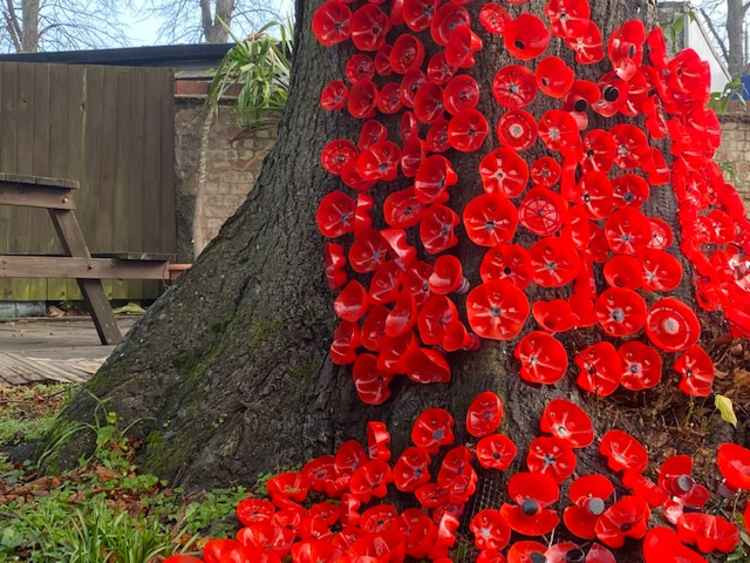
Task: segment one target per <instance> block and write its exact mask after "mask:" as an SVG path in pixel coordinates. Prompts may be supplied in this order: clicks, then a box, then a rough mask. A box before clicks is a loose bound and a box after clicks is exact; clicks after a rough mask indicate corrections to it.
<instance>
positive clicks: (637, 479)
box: [622, 469, 667, 508]
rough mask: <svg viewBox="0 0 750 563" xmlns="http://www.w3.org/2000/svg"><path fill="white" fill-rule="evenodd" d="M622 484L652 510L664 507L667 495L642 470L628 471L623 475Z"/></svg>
mask: <svg viewBox="0 0 750 563" xmlns="http://www.w3.org/2000/svg"><path fill="white" fill-rule="evenodd" d="M622 484H623V485H624V486H625V487H626V488H627V489H628V490H629V491H630V492H631V493H632V494H633V495H635V496H637V497H640V498H642V499H643V500H645V501H646V502H647V503H648V505H649V506H650V507H652V508H656V507H660V506H663V505H664V503H665V502H666V501H667V493H666V491H664V489H662V488H661V487H660V486H659V485H657V484H656V483H654V482H653V481H652V480H651V479H650V478H648V477H646V476H645V475H643V474H641V472H640V470H635V469H627V470H625V471H624V472H623V474H622Z"/></svg>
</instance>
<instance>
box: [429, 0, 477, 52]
mask: <svg viewBox="0 0 750 563" xmlns="http://www.w3.org/2000/svg"><path fill="white" fill-rule="evenodd" d="M463 25H465V26H469V25H471V17H470V16H469V12H468V10H467V9H466V8H464V7H463V6H459V5H458V4H457V3H455V2H448V3H445V4H443V5H442V6H440V7H439V8H438V9H437V10H435V15H434V17H433V18H432V22H431V23H430V35H431V36H432V40H433V41H434V42H435V43H437V44H438V45H441V46H443V47H445V46H446V45H448V42H449V41H450V36H451V32H452V31H453V30H454V29H457V28H459V27H461V26H463Z"/></svg>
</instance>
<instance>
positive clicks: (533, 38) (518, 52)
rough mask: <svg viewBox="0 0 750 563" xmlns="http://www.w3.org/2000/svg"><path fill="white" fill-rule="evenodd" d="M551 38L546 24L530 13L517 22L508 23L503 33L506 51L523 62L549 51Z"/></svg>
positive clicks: (521, 16)
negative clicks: (548, 46)
mask: <svg viewBox="0 0 750 563" xmlns="http://www.w3.org/2000/svg"><path fill="white" fill-rule="evenodd" d="M550 38H551V36H550V33H549V31H547V27H546V26H545V25H544V22H543V21H542V20H541V19H539V18H538V17H536V16H535V15H533V14H529V13H522V14H520V15H519V16H518V17H517V18H516V19H515V20H512V21H510V22H507V23H506V25H505V31H504V33H503V39H504V44H505V49H506V50H507V51H508V52H509V53H510V54H511V55H512V56H514V57H516V58H518V59H521V60H529V59H533V58H535V57H537V56H539V55H541V54H542V53H543V52H544V51H545V50H546V49H547V45H549V42H550Z"/></svg>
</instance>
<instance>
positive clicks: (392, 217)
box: [383, 188, 425, 229]
mask: <svg viewBox="0 0 750 563" xmlns="http://www.w3.org/2000/svg"><path fill="white" fill-rule="evenodd" d="M424 209H425V206H424V204H423V203H422V202H421V201H419V199H417V195H416V191H415V190H414V188H407V189H405V190H399V191H396V192H392V193H390V194H389V195H388V197H386V198H385V202H383V217H384V219H385V222H386V223H388V225H389V226H391V227H394V228H397V229H408V228H410V227H414V226H415V225H417V224H418V223H419V221H420V220H421V218H422V214H423V212H424Z"/></svg>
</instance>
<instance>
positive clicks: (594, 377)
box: [575, 342, 622, 397]
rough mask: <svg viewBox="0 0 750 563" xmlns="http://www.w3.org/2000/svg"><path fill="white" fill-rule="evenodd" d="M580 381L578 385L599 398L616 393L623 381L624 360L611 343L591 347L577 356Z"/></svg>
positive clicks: (600, 343) (577, 380) (578, 380)
mask: <svg viewBox="0 0 750 563" xmlns="http://www.w3.org/2000/svg"><path fill="white" fill-rule="evenodd" d="M575 361H576V365H577V366H578V379H576V383H577V384H578V386H579V387H580V388H581V389H583V390H584V391H588V392H589V393H594V394H595V395H598V396H599V397H607V396H609V395H611V394H612V393H614V392H615V391H616V390H617V388H618V387H619V385H620V380H621V379H622V360H621V359H620V356H619V355H618V354H617V350H615V347H614V346H612V344H610V343H609V342H599V343H598V344H594V345H592V346H589V347H588V348H586V349H585V350H583V351H582V352H579V353H578V355H577V356H576V360H575Z"/></svg>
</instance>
